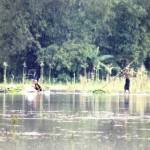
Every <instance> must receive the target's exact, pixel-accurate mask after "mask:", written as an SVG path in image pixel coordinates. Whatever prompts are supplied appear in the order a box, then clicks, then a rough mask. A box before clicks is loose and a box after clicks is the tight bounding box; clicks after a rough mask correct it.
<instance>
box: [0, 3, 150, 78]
mask: <svg viewBox="0 0 150 150" xmlns="http://www.w3.org/2000/svg"><path fill="white" fill-rule="evenodd" d="M0 14H1V15H0V67H1V68H3V62H4V61H6V62H8V64H11V65H9V66H8V68H9V70H10V71H14V72H16V74H17V75H21V73H22V67H23V66H22V64H23V62H26V63H27V67H28V68H37V67H39V66H40V62H41V61H43V62H44V65H45V70H48V68H49V66H51V69H52V75H53V77H55V78H57V77H59V76H60V75H61V74H63V75H65V76H68V77H72V76H73V74H74V73H75V74H76V76H77V77H79V76H80V74H84V75H85V73H90V72H93V71H94V69H95V68H99V69H100V68H103V69H104V68H105V69H106V68H107V65H108V66H109V65H112V66H114V67H120V68H124V67H125V66H127V65H128V64H130V63H131V62H134V66H133V67H135V68H137V69H138V68H139V67H140V66H141V65H142V64H145V66H146V68H147V69H148V70H149V69H150V66H149V64H150V53H149V52H150V1H149V0H143V1H141V0H105V1H104V0H86V1H85V0H42V1H41V0H1V1H0ZM102 57H103V58H106V59H104V60H102ZM112 58H115V59H112ZM100 64H101V65H100ZM104 66H105V67H104ZM105 69H104V70H105ZM0 71H1V70H0ZM45 73H46V71H45Z"/></svg>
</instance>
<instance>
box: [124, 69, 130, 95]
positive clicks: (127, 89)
mask: <svg viewBox="0 0 150 150" xmlns="http://www.w3.org/2000/svg"><path fill="white" fill-rule="evenodd" d="M124 77H125V84H124V93H126V92H128V93H130V78H129V69H125V71H124Z"/></svg>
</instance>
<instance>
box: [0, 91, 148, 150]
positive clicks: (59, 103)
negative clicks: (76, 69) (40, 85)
mask: <svg viewBox="0 0 150 150" xmlns="http://www.w3.org/2000/svg"><path fill="white" fill-rule="evenodd" d="M10 149H11V150H28V149H29V150H31V149H32V150H99V149H102V150H148V149H150V96H149V95H126V96H125V95H115V94H114V95H89V94H85V93H57V92H52V93H45V94H35V93H28V94H26V95H10V94H1V95H0V150H10Z"/></svg>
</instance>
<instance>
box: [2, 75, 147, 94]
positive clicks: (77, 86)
mask: <svg viewBox="0 0 150 150" xmlns="http://www.w3.org/2000/svg"><path fill="white" fill-rule="evenodd" d="M40 85H41V86H42V89H43V90H45V91H49V90H64V91H75V90H76V91H86V92H94V93H118V92H120V93H122V92H124V79H120V78H117V79H111V80H109V81H105V80H101V81H96V82H93V81H88V82H87V81H82V82H80V83H53V84H52V83H51V84H49V83H40ZM31 86H32V83H31V82H29V81H28V82H27V83H25V84H22V83H11V84H0V92H11V93H18V92H21V91H22V90H24V89H27V88H30V87H31ZM130 91H131V92H133V93H139V92H140V93H142V92H143V93H145V92H150V79H148V78H147V79H143V80H139V79H137V78H133V79H131V86H130Z"/></svg>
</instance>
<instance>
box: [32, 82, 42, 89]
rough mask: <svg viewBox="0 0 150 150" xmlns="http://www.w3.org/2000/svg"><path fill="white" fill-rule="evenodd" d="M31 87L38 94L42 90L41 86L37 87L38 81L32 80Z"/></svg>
mask: <svg viewBox="0 0 150 150" xmlns="http://www.w3.org/2000/svg"><path fill="white" fill-rule="evenodd" d="M33 87H34V89H35V90H36V91H38V92H40V91H42V88H41V86H40V85H39V83H38V81H37V80H33Z"/></svg>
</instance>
